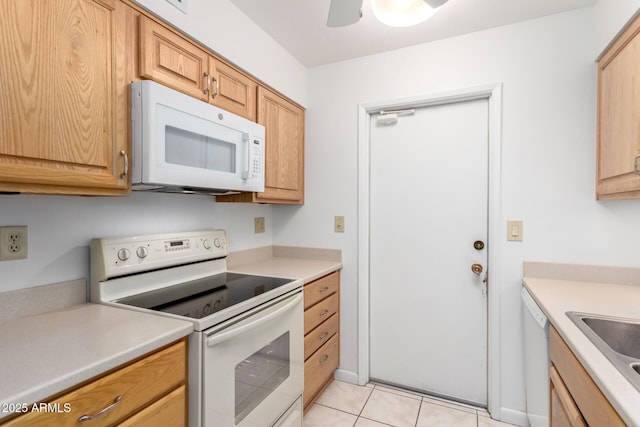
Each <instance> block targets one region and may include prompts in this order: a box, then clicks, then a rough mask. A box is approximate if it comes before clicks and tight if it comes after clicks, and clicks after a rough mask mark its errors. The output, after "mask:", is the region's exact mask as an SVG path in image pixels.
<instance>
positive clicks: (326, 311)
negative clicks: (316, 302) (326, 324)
mask: <svg viewBox="0 0 640 427" xmlns="http://www.w3.org/2000/svg"><path fill="white" fill-rule="evenodd" d="M327 314H329V310H322V311H321V312H320V317H324V316H326V315H327Z"/></svg>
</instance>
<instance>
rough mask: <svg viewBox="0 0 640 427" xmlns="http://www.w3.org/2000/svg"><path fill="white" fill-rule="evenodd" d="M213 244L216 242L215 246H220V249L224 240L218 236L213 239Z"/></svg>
mask: <svg viewBox="0 0 640 427" xmlns="http://www.w3.org/2000/svg"><path fill="white" fill-rule="evenodd" d="M213 244H214V246H215V247H216V248H218V249H219V248H221V247H222V242H221V241H220V239H218V238H217V237H216V239H215V240H214V241H213Z"/></svg>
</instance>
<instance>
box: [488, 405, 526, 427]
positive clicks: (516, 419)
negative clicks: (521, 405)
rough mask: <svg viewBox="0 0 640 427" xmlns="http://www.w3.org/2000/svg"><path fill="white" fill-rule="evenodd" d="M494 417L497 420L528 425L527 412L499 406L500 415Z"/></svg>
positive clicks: (524, 426)
mask: <svg viewBox="0 0 640 427" xmlns="http://www.w3.org/2000/svg"><path fill="white" fill-rule="evenodd" d="M492 416H493V414H492ZM496 419H497V420H498V421H502V422H505V423H509V424H515V425H517V426H521V427H529V418H528V417H527V413H526V412H522V411H516V410H514V409H510V408H500V416H499V417H496Z"/></svg>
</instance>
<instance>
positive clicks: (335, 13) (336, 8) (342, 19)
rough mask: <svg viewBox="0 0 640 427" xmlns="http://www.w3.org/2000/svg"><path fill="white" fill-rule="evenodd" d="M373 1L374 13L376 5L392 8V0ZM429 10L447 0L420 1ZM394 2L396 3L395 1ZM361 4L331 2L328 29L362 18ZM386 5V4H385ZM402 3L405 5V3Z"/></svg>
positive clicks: (344, 0) (357, 1) (341, 0)
mask: <svg viewBox="0 0 640 427" xmlns="http://www.w3.org/2000/svg"><path fill="white" fill-rule="evenodd" d="M372 1H374V4H373V6H374V12H375V10H376V3H378V4H380V6H378V7H393V6H394V5H393V3H394V0H384V1H375V0H372ZM422 1H423V2H424V3H426V5H427V6H429V7H430V8H431V9H434V10H435V9H437V8H438V7H440V6H442V5H443V4H445V3H446V2H447V1H448V0H422ZM395 2H397V3H400V2H398V1H397V0H395ZM362 3H363V0H331V5H330V6H329V17H328V19H327V26H328V27H345V26H347V25H351V24H355V23H356V22H358V21H359V20H360V18H362ZM385 3H386V4H385ZM402 3H407V2H406V1H404V2H402Z"/></svg>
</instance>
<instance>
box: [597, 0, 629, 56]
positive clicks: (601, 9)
mask: <svg viewBox="0 0 640 427" xmlns="http://www.w3.org/2000/svg"><path fill="white" fill-rule="evenodd" d="M593 8H594V17H595V18H594V32H593V37H594V43H593V45H594V46H593V47H594V50H593V57H594V58H597V57H599V56H600V54H601V53H602V52H603V51H604V50H605V48H606V47H607V45H608V44H609V42H610V41H611V40H613V39H614V37H615V36H616V34H618V33H619V32H620V31H622V29H623V28H624V27H625V26H626V24H627V23H628V22H629V21H630V20H631V19H632V18H633V17H634V15H635V14H637V13H638V12H639V11H640V0H598V2H597V3H596V4H595V5H594V7H593Z"/></svg>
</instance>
